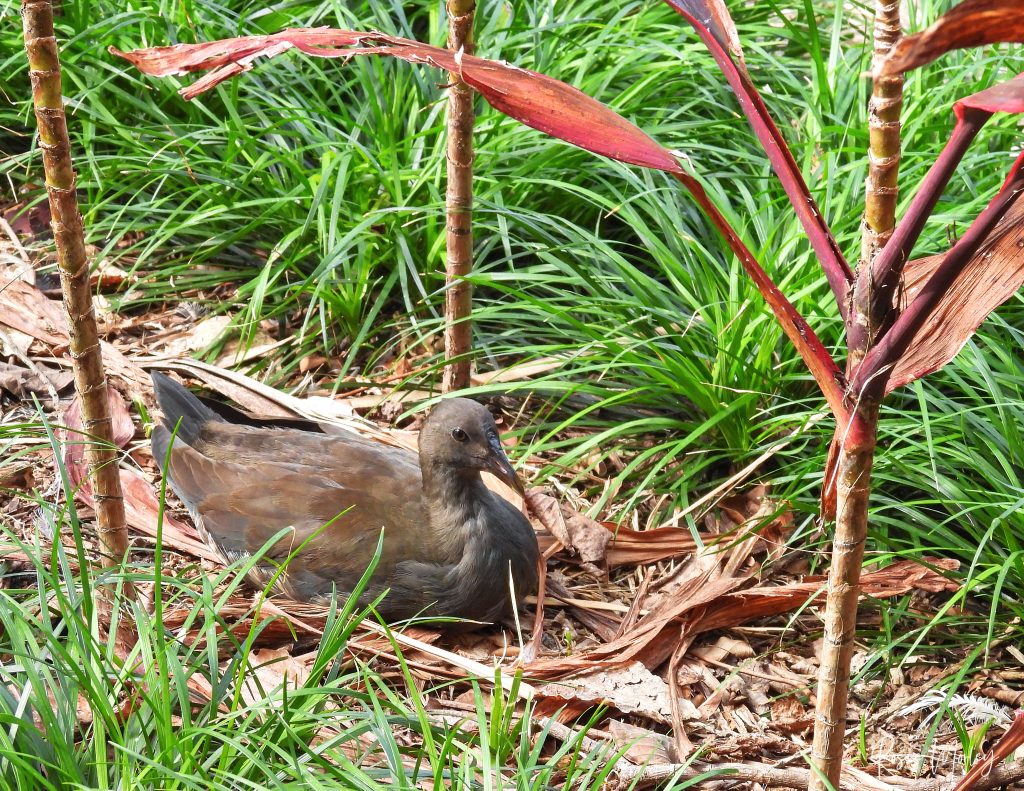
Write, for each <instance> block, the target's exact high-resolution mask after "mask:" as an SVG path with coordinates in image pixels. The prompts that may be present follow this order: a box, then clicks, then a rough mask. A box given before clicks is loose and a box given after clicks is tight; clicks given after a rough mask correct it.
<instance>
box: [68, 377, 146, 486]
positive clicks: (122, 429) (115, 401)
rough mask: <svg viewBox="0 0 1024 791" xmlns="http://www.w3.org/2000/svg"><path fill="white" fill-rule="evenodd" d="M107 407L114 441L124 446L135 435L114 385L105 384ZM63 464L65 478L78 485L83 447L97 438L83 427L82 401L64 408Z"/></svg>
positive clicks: (83, 470)
mask: <svg viewBox="0 0 1024 791" xmlns="http://www.w3.org/2000/svg"><path fill="white" fill-rule="evenodd" d="M107 408H108V409H109V410H110V421H111V428H112V434H113V437H112V438H113V440H114V444H115V445H117V446H118V447H119V448H123V447H124V446H125V445H127V444H128V441H129V440H130V439H131V438H132V437H133V436H135V424H134V423H132V416H131V414H129V412H128V405H127V404H126V403H125V400H124V397H123V396H122V395H121V394H120V393H119V392H117V390H115V389H114V388H113V387H110V386H109V385H108V386H107ZM61 434H62V438H63V440H64V465H65V467H66V468H67V471H68V479H69V480H70V481H71V485H72V486H78V485H79V484H80V483H81V482H82V481H84V480H85V477H86V462H85V446H86V444H88V443H89V442H95V441H96V440H95V439H93V438H92V437H90V436H89V435H88V434H86V433H85V429H84V428H83V426H82V402H81V400H80V399H79V398H78V396H75V400H74V401H72V402H71V405H70V406H69V407H68V408H67V409H66V410H64V430H63V431H62V432H61Z"/></svg>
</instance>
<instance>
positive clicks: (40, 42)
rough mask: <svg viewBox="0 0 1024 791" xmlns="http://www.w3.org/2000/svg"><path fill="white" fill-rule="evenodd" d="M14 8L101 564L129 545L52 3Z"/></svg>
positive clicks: (26, 0)
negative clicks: (24, 58)
mask: <svg viewBox="0 0 1024 791" xmlns="http://www.w3.org/2000/svg"><path fill="white" fill-rule="evenodd" d="M21 13H22V22H23V30H24V36H25V50H26V52H27V54H28V64H29V77H30V79H31V81H32V99H33V103H34V105H35V113H36V122H37V123H38V125H39V148H40V149H41V150H42V153H43V169H44V171H45V173H46V191H47V194H48V195H49V199H50V212H51V214H52V217H53V220H52V227H53V237H54V244H55V246H56V248H57V270H58V272H59V273H60V284H61V290H62V292H63V295H64V308H65V310H66V312H67V320H68V331H69V334H70V348H69V354H70V355H71V360H72V368H73V371H74V375H75V388H76V390H77V392H78V397H79V398H80V399H81V401H82V422H83V425H84V428H85V433H86V435H87V436H88V437H89V438H90V439H91V440H95V441H90V442H88V443H87V444H86V448H85V453H86V460H87V462H88V469H89V479H90V480H91V481H92V486H93V492H94V497H95V500H96V522H97V532H98V534H99V540H100V545H101V548H102V555H101V558H100V562H101V564H102V565H103V566H104V567H114V566H117V565H118V564H120V563H121V561H122V560H123V559H124V556H125V554H126V553H127V551H128V532H127V528H126V527H125V515H124V497H123V495H122V494H121V479H120V476H119V475H118V469H117V455H118V454H117V449H116V446H115V445H114V442H113V426H112V423H111V418H110V409H109V407H108V405H107V392H106V391H107V382H106V377H105V376H104V372H103V358H102V354H101V351H100V339H99V333H98V332H97V329H96V314H95V313H94V311H93V305H92V293H91V292H90V291H89V262H88V260H87V259H86V254H85V232H84V230H83V227H82V216H81V214H79V211H78V199H77V197H76V190H75V180H76V173H75V170H74V168H73V166H72V164H71V142H70V140H69V139H68V129H67V121H66V118H65V115H64V103H63V100H62V98H61V76H60V58H59V56H58V52H57V39H56V37H55V36H54V32H53V7H52V5H51V3H50V2H49V0H22V5H21Z"/></svg>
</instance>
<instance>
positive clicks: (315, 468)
mask: <svg viewBox="0 0 1024 791" xmlns="http://www.w3.org/2000/svg"><path fill="white" fill-rule="evenodd" d="M153 386H154V389H155V390H156V397H157V401H158V403H159V405H160V409H161V411H162V412H163V420H162V425H158V426H156V428H155V429H154V430H153V438H152V443H153V455H154V456H155V458H156V459H157V462H158V463H159V464H160V465H161V466H164V465H165V464H166V467H165V470H164V472H165V474H166V476H167V480H168V482H169V484H170V486H171V488H172V489H173V490H174V491H175V492H176V493H177V495H178V497H180V498H181V500H182V501H183V502H184V503H185V505H186V506H187V507H188V509H189V511H190V512H191V514H192V517H193V519H194V520H195V523H196V526H197V527H198V528H199V531H200V533H201V534H202V536H203V538H204V540H205V541H206V542H207V543H208V544H210V545H211V546H212V547H213V548H214V549H215V550H216V551H217V552H218V553H219V554H220V555H222V556H223V557H224V559H225V560H226V561H228V562H233V561H235V560H238V559H239V558H245V557H249V556H252V555H255V554H257V553H259V552H260V551H261V550H262V549H263V547H264V545H265V544H266V543H267V542H269V541H270V540H271V539H272V538H273V537H274V536H275V535H277V534H278V533H279V532H280V531H281V530H282V529H284V528H288V529H289V532H288V533H287V534H286V535H285V536H284V538H281V539H279V540H278V541H277V542H276V543H275V544H274V545H273V546H272V547H271V548H270V549H269V550H268V551H267V552H265V554H264V555H263V556H262V558H261V559H260V561H259V562H258V563H257V564H256V566H255V567H254V568H253V570H252V571H251V572H250V574H249V576H250V578H251V579H252V580H253V582H255V583H256V584H257V585H259V586H260V587H265V586H266V585H268V584H269V583H270V581H271V580H272V579H273V577H274V575H278V576H277V580H276V582H275V583H274V588H275V590H276V591H277V592H279V593H282V594H283V595H286V596H288V597H290V598H293V599H297V600H300V601H314V602H320V601H327V600H329V599H330V598H331V597H332V596H335V595H337V596H345V595H346V594H349V593H350V592H351V591H352V590H353V588H354V587H355V585H356V583H357V582H358V581H359V579H360V577H361V576H362V575H363V573H364V572H365V570H366V568H367V566H368V565H369V563H370V562H371V561H372V559H373V557H374V554H375V551H376V549H377V546H378V540H379V539H380V536H381V532H382V531H383V546H382V549H381V553H380V557H379V560H378V563H377V567H376V570H375V571H374V573H373V576H372V577H371V579H370V583H369V585H368V586H367V589H366V590H365V591H364V592H363V594H362V597H361V601H362V602H363V603H364V604H365V603H369V602H371V601H373V600H374V599H375V598H376V597H377V596H379V595H380V594H381V593H382V592H383V591H384V590H385V589H387V590H388V593H387V595H386V597H385V598H384V600H383V601H382V602H381V603H380V604H379V605H378V607H377V610H378V612H379V613H380V614H381V615H382V616H383V617H384V618H385V619H387V620H389V621H396V620H403V619H407V618H411V617H414V616H418V615H420V616H428V617H451V618H462V619H470V620H473V621H477V622H493V621H498V620H507V619H508V618H509V617H510V616H511V615H512V610H513V608H514V607H517V606H518V605H519V603H520V602H521V599H522V597H523V596H524V595H526V594H527V593H532V592H533V591H534V589H535V588H536V584H537V558H538V548H537V539H536V536H535V535H534V532H533V528H532V527H531V526H530V523H529V521H528V520H527V519H526V517H525V516H523V514H522V513H520V511H519V510H518V509H517V508H515V507H514V506H513V505H512V504H511V503H509V502H508V501H507V500H505V499H503V498H502V497H500V496H498V495H497V494H495V493H494V492H492V491H491V490H490V489H488V488H487V487H486V486H485V485H484V482H483V480H482V479H481V477H480V473H481V472H483V471H486V472H490V473H493V474H494V475H495V476H497V478H498V479H499V480H501V481H503V482H505V483H506V484H508V485H509V486H511V487H513V488H515V489H517V490H518V491H519V492H520V493H522V492H523V486H522V484H521V483H520V481H519V478H518V477H517V476H516V473H515V471H514V470H513V469H512V465H511V464H510V463H509V460H508V458H507V457H506V455H505V452H504V451H503V450H502V447H501V443H500V441H499V439H498V430H497V427H496V426H495V424H494V419H493V418H492V417H491V415H490V413H489V412H488V411H487V409H486V408H485V407H484V406H482V405H481V404H478V403H477V402H475V401H471V400H469V399H466V398H452V399H449V400H445V401H442V402H440V403H439V404H438V405H437V406H435V407H434V409H433V411H432V412H431V413H430V415H429V416H428V417H427V419H426V421H425V422H424V423H423V428H422V429H421V431H420V436H419V459H417V458H416V455H415V454H414V453H412V452H411V451H408V450H406V449H404V448H397V447H391V446H388V445H385V444H382V443H380V442H375V441H373V440H370V439H367V438H364V437H361V436H359V435H357V434H355V433H350V432H345V433H343V434H338V435H328V434H318V433H314V432H309V431H300V430H297V429H285V428H263V427H259V428H256V427H252V426H245V425H239V424H235V423H232V422H229V421H228V420H225V419H224V418H222V417H220V416H219V415H218V414H216V413H215V412H214V411H213V410H211V409H210V408H209V407H207V406H206V405H204V404H203V403H202V402H201V401H200V400H199V399H198V398H197V397H196V396H194V395H193V394H192V393H191V392H190V391H189V390H187V389H186V388H185V387H184V386H183V385H181V384H179V383H178V382H176V381H174V380H173V379H170V378H168V377H166V376H164V375H162V374H159V373H154V374H153ZM165 459H166V462H165ZM296 550H297V551H296ZM293 553H295V554H294V557H292V558H291V559H290V560H288V558H289V556H291V555H292V554H293ZM285 561H287V564H286V566H285V568H284V569H283V570H282V569H281V565H282V564H284V563H285ZM279 572H280V573H279ZM512 591H514V596H515V599H516V601H513V594H512ZM471 626H472V625H471Z"/></svg>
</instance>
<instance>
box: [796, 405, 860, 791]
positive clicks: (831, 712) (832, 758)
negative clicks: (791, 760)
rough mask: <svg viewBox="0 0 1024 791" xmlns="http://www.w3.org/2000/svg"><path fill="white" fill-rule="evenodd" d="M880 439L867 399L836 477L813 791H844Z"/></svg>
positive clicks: (849, 428) (848, 430) (847, 436)
mask: <svg viewBox="0 0 1024 791" xmlns="http://www.w3.org/2000/svg"><path fill="white" fill-rule="evenodd" d="M877 437H878V402H877V401H875V400H862V401H860V403H858V404H857V407H856V409H855V410H854V413H853V417H852V418H851V420H850V421H849V423H848V424H847V425H846V427H845V432H844V436H843V442H842V445H841V446H840V449H839V462H838V465H839V466H838V471H837V474H836V535H835V540H834V541H833V543H832V564H831V566H830V567H829V574H828V590H827V600H826V603H825V615H824V622H825V632H824V635H823V639H822V649H821V670H820V672H819V675H818V692H817V705H816V708H815V722H814V745H813V748H812V752H811V760H812V761H813V764H814V769H815V770H816V771H815V772H814V773H812V774H811V780H810V782H809V783H808V786H807V787H808V789H811V790H812V791H825V789H828V788H829V787H831V788H839V779H840V778H839V776H840V773H841V772H842V769H843V737H844V735H845V732H846V704H847V698H848V696H849V691H850V660H851V658H852V656H853V640H854V637H855V636H856V632H857V600H858V598H859V595H860V587H859V584H860V571H861V564H862V563H863V561H864V540H865V538H866V537H867V524H868V497H869V496H870V494H871V465H872V463H873V462H874V457H875V446H876V444H877Z"/></svg>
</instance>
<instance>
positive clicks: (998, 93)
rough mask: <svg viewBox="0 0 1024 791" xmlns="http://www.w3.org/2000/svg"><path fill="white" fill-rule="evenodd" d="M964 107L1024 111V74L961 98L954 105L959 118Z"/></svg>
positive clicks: (1023, 11)
mask: <svg viewBox="0 0 1024 791" xmlns="http://www.w3.org/2000/svg"><path fill="white" fill-rule="evenodd" d="M1021 13H1022V14H1024V10H1022V12H1021ZM964 107H971V108H973V109H975V110H985V111H986V112H989V113H1024V74H1018V75H1017V76H1016V77H1014V78H1013V79H1012V80H1007V81H1006V82H1000V83H998V84H997V85H993V86H992V87H991V88H986V89H985V90H983V91H978V93H975V94H972V95H971V96H968V97H966V98H964V99H961V100H960V101H958V102H957V103H956V104H955V105H953V110H954V111H955V112H956V114H957V117H958V118H959V117H960V116H961V114H962V113H963V108H964Z"/></svg>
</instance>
